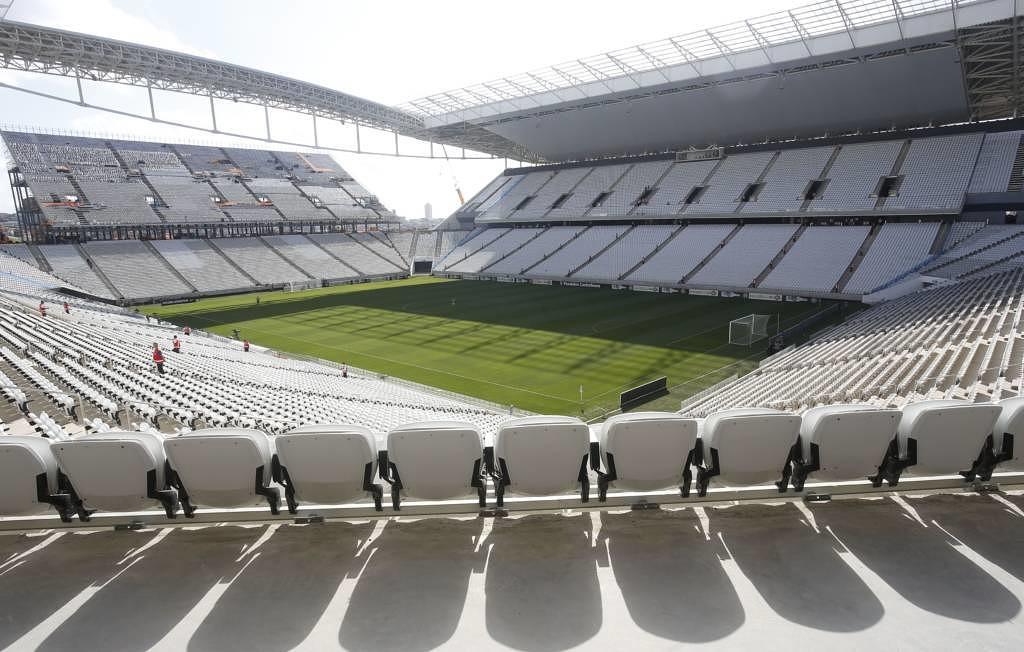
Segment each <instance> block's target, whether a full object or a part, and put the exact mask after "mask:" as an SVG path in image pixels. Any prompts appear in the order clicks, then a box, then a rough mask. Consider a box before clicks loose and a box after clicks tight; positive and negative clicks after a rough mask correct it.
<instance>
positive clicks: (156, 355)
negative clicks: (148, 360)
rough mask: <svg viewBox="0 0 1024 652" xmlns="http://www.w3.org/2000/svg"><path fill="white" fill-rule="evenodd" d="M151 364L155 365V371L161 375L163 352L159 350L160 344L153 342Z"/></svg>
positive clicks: (162, 372) (162, 371) (162, 373)
mask: <svg viewBox="0 0 1024 652" xmlns="http://www.w3.org/2000/svg"><path fill="white" fill-rule="evenodd" d="M153 364H155V365H156V372H157V373H158V374H160V375H161V376H162V375H164V352H163V351H161V350H160V345H159V344H157V343H156V342H153Z"/></svg>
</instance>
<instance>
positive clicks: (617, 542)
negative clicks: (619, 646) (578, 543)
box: [598, 509, 744, 643]
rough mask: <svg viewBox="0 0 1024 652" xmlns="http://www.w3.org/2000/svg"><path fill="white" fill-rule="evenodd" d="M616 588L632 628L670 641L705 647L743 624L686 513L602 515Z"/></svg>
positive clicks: (735, 599) (713, 550)
mask: <svg viewBox="0 0 1024 652" xmlns="http://www.w3.org/2000/svg"><path fill="white" fill-rule="evenodd" d="M604 546H607V553H608V560H609V563H610V564H611V568H612V571H613V572H614V574H615V581H616V583H618V585H619V590H620V591H621V592H622V598H623V600H624V601H625V603H626V608H627V609H629V615H630V616H631V617H632V618H633V621H634V622H635V623H636V624H637V625H638V626H639V627H641V628H643V629H644V630H646V631H648V632H650V633H651V634H654V635H655V636H660V637H662V638H667V639H671V640H674V641H682V642H690V643H706V642H709V641H714V640H717V639H720V638H722V637H724V636H728V635H729V634H731V633H732V632H734V631H736V630H737V629H739V627H740V626H741V625H742V624H743V621H744V614H743V606H742V604H740V599H739V596H738V595H737V594H736V589H735V588H734V587H733V585H732V582H730V581H729V577H728V576H727V575H726V574H725V570H724V569H723V568H722V564H721V561H720V557H719V555H720V554H721V553H722V547H721V545H720V544H719V542H718V541H717V540H712V541H708V540H707V539H706V538H705V536H704V533H703V532H702V531H701V530H700V529H699V528H698V525H697V518H696V516H695V515H694V513H693V511H692V510H689V509H687V510H678V511H650V512H625V513H612V512H602V513H601V533H600V535H599V544H598V547H599V554H600V548H602V547H604Z"/></svg>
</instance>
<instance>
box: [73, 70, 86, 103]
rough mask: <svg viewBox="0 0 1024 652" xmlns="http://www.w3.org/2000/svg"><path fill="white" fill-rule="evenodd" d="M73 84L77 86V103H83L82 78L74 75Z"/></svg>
mask: <svg viewBox="0 0 1024 652" xmlns="http://www.w3.org/2000/svg"><path fill="white" fill-rule="evenodd" d="M75 85H76V86H77V87H78V103H79V104H81V105H83V106H84V105H85V95H84V94H83V93H82V78H81V77H79V76H78V75H75Z"/></svg>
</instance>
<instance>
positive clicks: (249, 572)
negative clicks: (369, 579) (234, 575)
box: [188, 522, 373, 651]
mask: <svg viewBox="0 0 1024 652" xmlns="http://www.w3.org/2000/svg"><path fill="white" fill-rule="evenodd" d="M372 530H373V526H372V524H370V523H363V524H350V523H341V522H332V523H327V524H324V525H313V526H308V527H303V526H294V525H285V526H282V527H281V528H279V529H278V530H277V531H276V532H275V533H274V535H273V536H272V537H271V538H270V539H269V540H268V541H267V542H266V543H264V544H263V545H262V546H261V547H260V548H259V557H258V558H257V559H255V560H254V561H253V562H252V563H251V564H250V565H249V566H248V568H246V569H245V571H244V572H242V574H241V575H239V576H238V579H236V580H235V581H234V582H232V583H231V586H230V588H228V590H227V592H226V593H224V595H223V596H221V598H220V600H218V601H217V604H216V606H215V607H214V608H213V611H211V612H210V614H209V615H208V616H207V617H206V619H205V620H204V621H203V624H202V625H201V626H200V627H199V630H198V631H197V632H196V633H195V635H194V636H193V637H192V640H191V641H189V645H188V649H189V650H216V651H221V650H246V651H252V650H290V649H292V648H293V647H295V646H297V645H298V644H300V643H302V641H303V640H305V638H306V636H308V635H309V633H310V631H311V630H312V629H313V627H314V626H315V625H316V624H317V622H318V621H319V619H320V617H321V616H322V615H323V613H324V610H325V609H326V607H327V605H328V603H330V601H331V598H333V597H334V594H335V593H336V592H337V590H338V587H339V585H340V584H341V581H342V580H343V579H345V577H347V576H351V575H354V574H355V573H356V572H358V570H359V567H360V565H361V561H360V560H359V559H358V558H357V557H356V552H357V551H358V550H359V546H360V544H361V543H362V542H364V541H365V540H366V539H367V538H368V537H369V535H370V532H371V531H372Z"/></svg>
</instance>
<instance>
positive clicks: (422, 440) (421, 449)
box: [387, 421, 483, 500]
mask: <svg viewBox="0 0 1024 652" xmlns="http://www.w3.org/2000/svg"><path fill="white" fill-rule="evenodd" d="M387 442H388V462H389V463H390V464H393V465H394V467H395V470H397V473H398V479H400V481H401V485H402V489H403V490H404V491H405V493H406V494H407V495H408V496H410V497H414V498H419V499H423V500H446V499H452V498H460V497H463V496H467V495H470V494H472V493H475V492H476V489H475V488H474V486H473V479H474V475H473V473H474V469H476V471H477V472H479V470H480V464H481V463H482V458H483V445H482V443H481V439H480V432H479V431H478V430H477V428H476V426H474V425H473V424H471V423H465V422H461V421H424V422H420V423H409V424H405V425H402V426H399V427H397V428H394V429H392V430H391V431H390V432H389V433H388V437H387Z"/></svg>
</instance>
